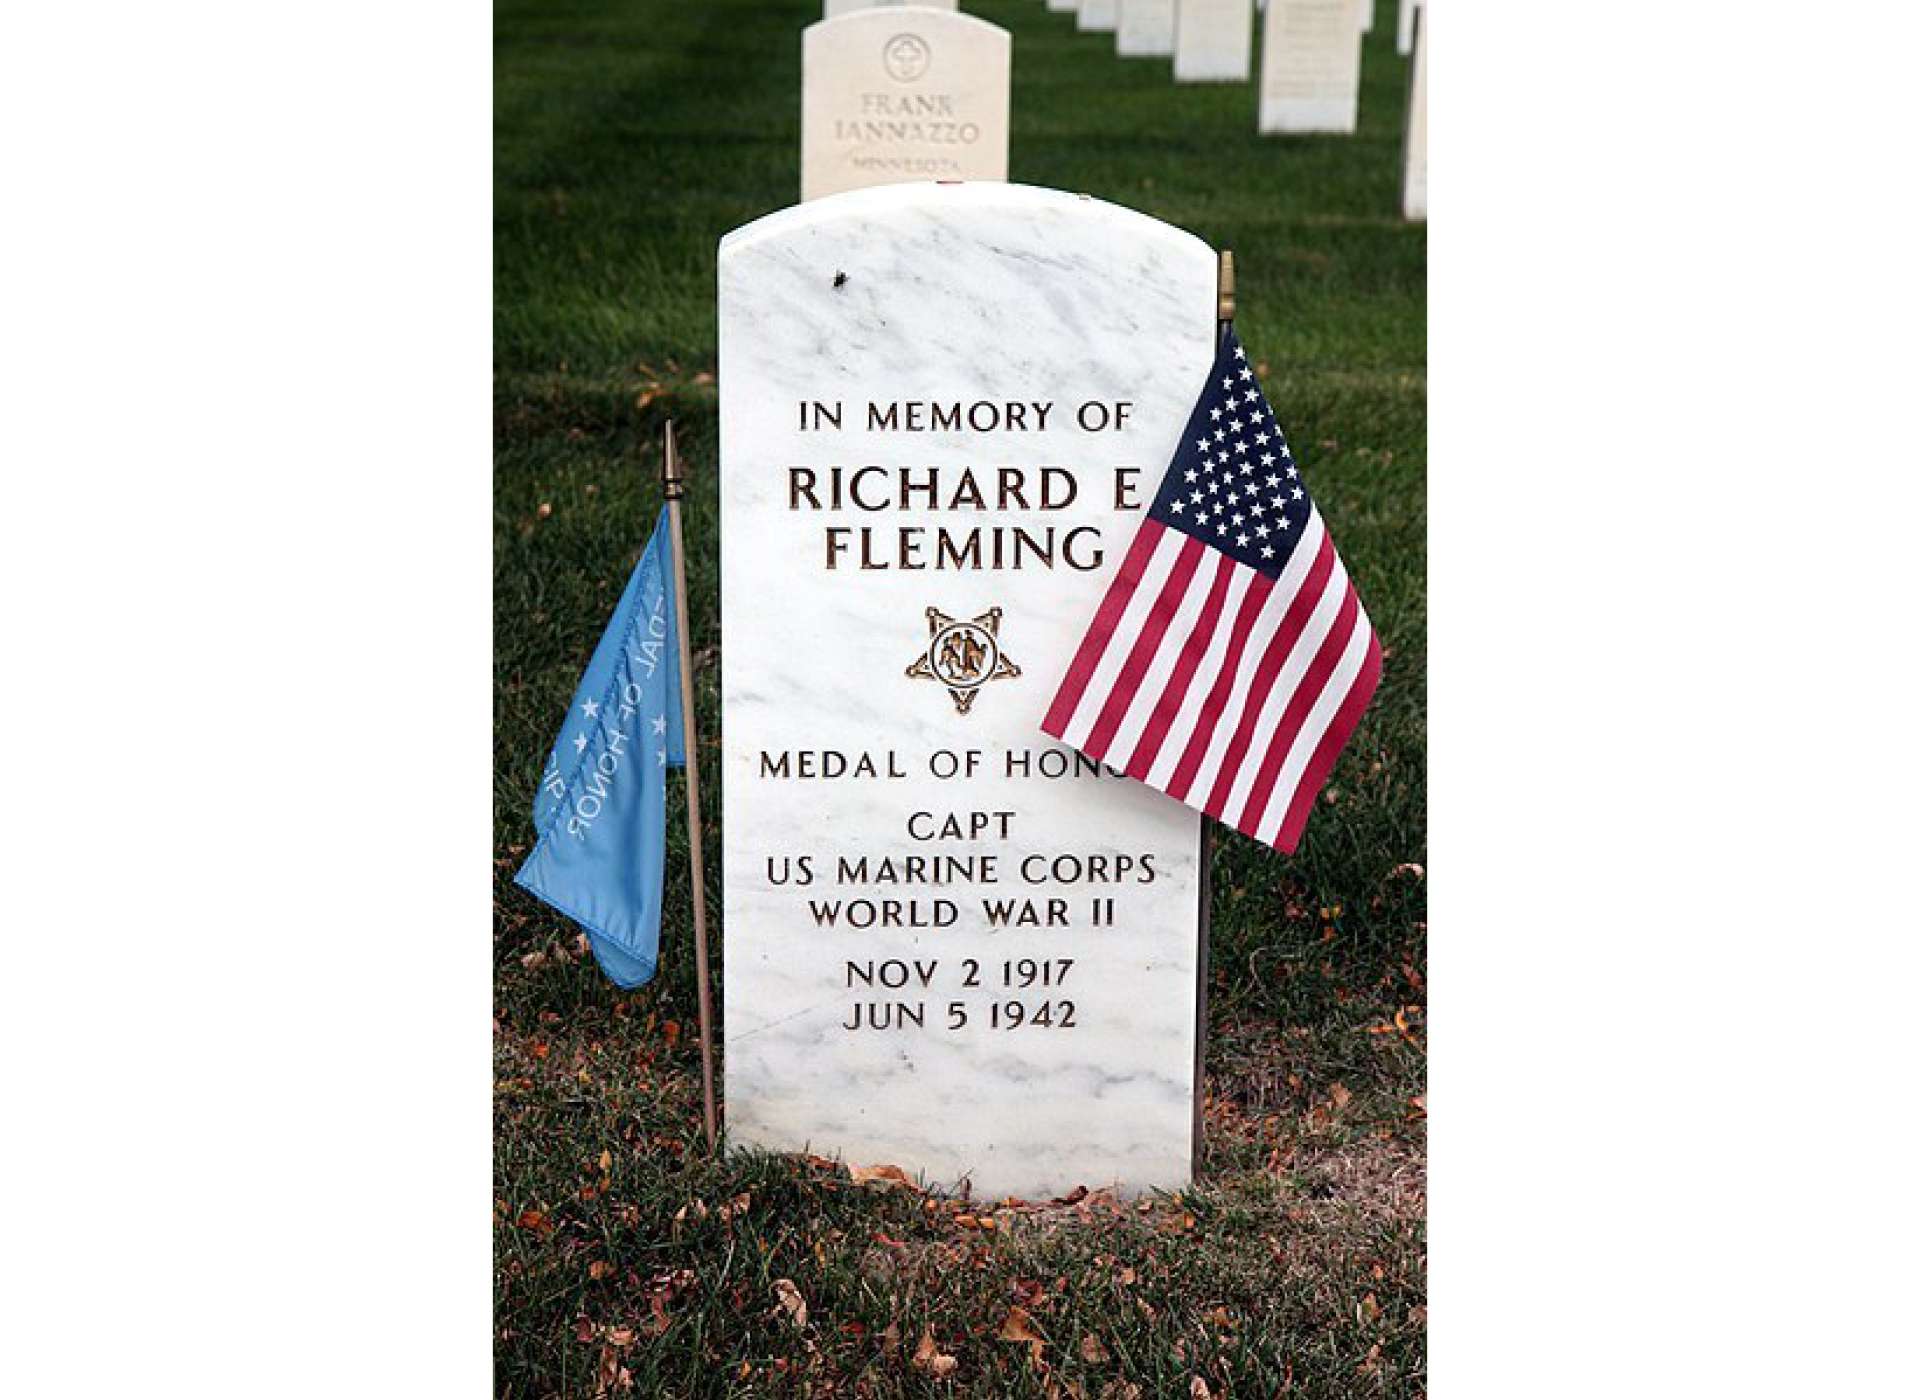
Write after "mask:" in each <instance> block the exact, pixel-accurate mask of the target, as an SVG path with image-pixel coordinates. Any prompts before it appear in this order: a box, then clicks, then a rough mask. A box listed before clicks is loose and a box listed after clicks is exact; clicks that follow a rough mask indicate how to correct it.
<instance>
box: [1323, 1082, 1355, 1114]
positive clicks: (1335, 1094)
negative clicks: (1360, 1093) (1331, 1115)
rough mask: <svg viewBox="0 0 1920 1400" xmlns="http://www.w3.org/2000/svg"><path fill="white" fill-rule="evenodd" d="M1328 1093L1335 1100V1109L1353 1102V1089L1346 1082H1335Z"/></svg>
mask: <svg viewBox="0 0 1920 1400" xmlns="http://www.w3.org/2000/svg"><path fill="white" fill-rule="evenodd" d="M1327 1094H1328V1096H1329V1097H1330V1098H1331V1099H1332V1100H1333V1106H1334V1108H1335V1109H1342V1108H1345V1107H1346V1106H1347V1105H1348V1104H1350V1103H1352V1102H1353V1090H1351V1089H1349V1088H1348V1087H1347V1086H1346V1085H1344V1084H1335V1085H1334V1086H1333V1087H1332V1088H1331V1089H1329V1090H1328V1091H1327Z"/></svg>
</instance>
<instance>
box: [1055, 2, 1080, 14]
mask: <svg viewBox="0 0 1920 1400" xmlns="http://www.w3.org/2000/svg"><path fill="white" fill-rule="evenodd" d="M1047 8H1048V9H1049V10H1055V11H1059V12H1061V13H1063V14H1072V13H1073V12H1074V11H1075V10H1077V9H1079V8H1080V0H1047Z"/></svg>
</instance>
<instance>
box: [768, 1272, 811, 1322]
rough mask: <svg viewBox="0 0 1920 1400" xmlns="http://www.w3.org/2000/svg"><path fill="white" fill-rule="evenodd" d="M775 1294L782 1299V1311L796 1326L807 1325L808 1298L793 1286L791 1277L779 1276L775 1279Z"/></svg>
mask: <svg viewBox="0 0 1920 1400" xmlns="http://www.w3.org/2000/svg"><path fill="white" fill-rule="evenodd" d="M773 1292H774V1296H775V1297H777V1298H778V1299H779V1300H780V1308H781V1311H783V1312H784V1313H786V1315H787V1318H788V1320H789V1321H790V1322H792V1323H793V1325H794V1326H795V1327H805V1326H806V1325H807V1300H806V1299H805V1298H802V1297H801V1296H800V1290H799V1289H798V1288H795V1287H794V1286H793V1280H792V1279H790V1278H777V1279H775V1280H774V1281H773Z"/></svg>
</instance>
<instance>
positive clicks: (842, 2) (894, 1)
mask: <svg viewBox="0 0 1920 1400" xmlns="http://www.w3.org/2000/svg"><path fill="white" fill-rule="evenodd" d="M882 5H919V6H922V7H923V8H925V9H929V10H957V9H959V8H960V0H826V8H825V9H824V10H823V11H822V12H821V15H820V17H821V18H822V19H832V18H834V17H835V16H836V15H850V14H852V13H853V12H854V11H855V10H872V9H877V8H878V7H880V6H882Z"/></svg>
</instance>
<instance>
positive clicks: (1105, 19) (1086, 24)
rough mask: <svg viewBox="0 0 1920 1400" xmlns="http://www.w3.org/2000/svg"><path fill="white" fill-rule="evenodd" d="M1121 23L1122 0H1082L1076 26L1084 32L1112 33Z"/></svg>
mask: <svg viewBox="0 0 1920 1400" xmlns="http://www.w3.org/2000/svg"><path fill="white" fill-rule="evenodd" d="M1119 23H1120V0H1080V18H1079V20H1078V22H1077V23H1076V25H1075V27H1076V28H1077V29H1079V30H1080V31H1081V32H1082V33H1090V34H1111V33H1113V31H1114V29H1115V28H1117V27H1118V25H1119Z"/></svg>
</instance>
